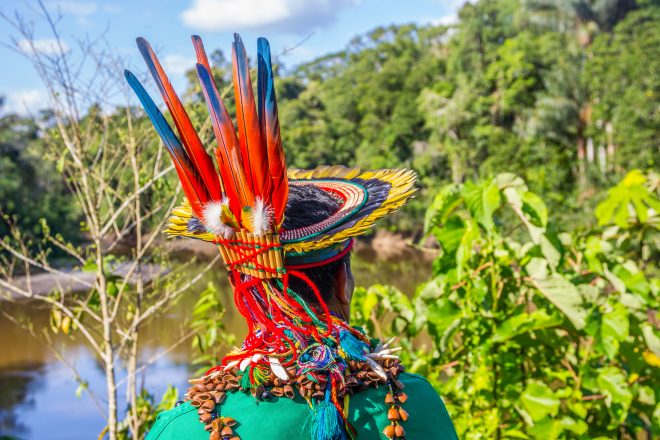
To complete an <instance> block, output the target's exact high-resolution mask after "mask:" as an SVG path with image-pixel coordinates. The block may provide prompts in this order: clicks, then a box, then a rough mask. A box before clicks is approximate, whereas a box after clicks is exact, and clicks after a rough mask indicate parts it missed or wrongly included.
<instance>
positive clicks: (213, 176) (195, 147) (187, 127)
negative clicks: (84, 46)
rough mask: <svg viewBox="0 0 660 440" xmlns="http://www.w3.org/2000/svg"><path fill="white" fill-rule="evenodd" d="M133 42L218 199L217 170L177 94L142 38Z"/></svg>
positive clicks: (210, 189) (190, 154)
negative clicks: (135, 42)
mask: <svg viewBox="0 0 660 440" xmlns="http://www.w3.org/2000/svg"><path fill="white" fill-rule="evenodd" d="M137 42H138V47H139V49H140V52H141V53H142V56H143V58H144V59H145V61H146V62H147V65H148V66H149V70H150V71H151V74H152V76H153V77H154V80H155V81H156V83H157V85H158V89H159V90H160V92H161V95H163V99H164V100H165V104H167V108H168V109H169V110H170V113H171V115H172V118H173V119H174V123H175V125H176V128H177V131H178V132H179V135H180V136H181V140H182V143H183V145H184V147H185V149H186V152H187V153H188V156H189V157H190V159H191V161H192V163H193V164H194V166H195V168H196V169H197V172H198V173H199V175H200V176H201V178H202V180H203V181H204V184H205V185H206V187H207V189H208V192H209V194H210V196H211V199H212V200H220V199H221V198H222V189H221V187H220V181H219V180H218V173H217V171H216V170H215V166H214V165H213V160H212V159H211V157H210V156H209V154H208V153H207V152H206V150H205V149H204V145H202V141H201V140H200V139H199V136H198V135H197V132H196V131H195V127H194V126H193V124H192V121H191V120H190V118H189V117H188V114H187V113H186V110H185V108H184V107H183V104H181V101H180V100H179V97H178V96H177V95H176V92H175V91H174V88H173V87H172V84H170V81H169V79H168V78H167V75H166V74H165V71H164V70H163V68H162V66H161V65H160V62H159V61H158V58H157V57H156V54H155V53H154V51H153V49H152V48H151V46H150V45H149V43H148V42H147V41H146V40H145V39H144V38H138V39H137Z"/></svg>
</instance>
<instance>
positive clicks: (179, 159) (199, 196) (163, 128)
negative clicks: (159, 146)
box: [124, 70, 211, 218]
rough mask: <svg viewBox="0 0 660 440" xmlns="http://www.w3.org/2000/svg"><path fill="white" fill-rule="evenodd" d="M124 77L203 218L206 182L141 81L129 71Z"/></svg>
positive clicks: (193, 206) (185, 192)
mask: <svg viewBox="0 0 660 440" xmlns="http://www.w3.org/2000/svg"><path fill="white" fill-rule="evenodd" d="M124 76H125V77H126V81H128V84H129V85H130V86H131V88H132V89H133V91H134V92H135V94H136V95H137V97H138V99H139V100H140V102H141V103H142V107H144V110H145V111H146V113H147V115H148V116H149V119H151V122H152V123H153V125H154V128H155V129H156V131H157V132H158V134H159V135H160V137H161V139H162V140H163V143H164V144H165V147H166V148H167V151H168V153H169V154H170V156H171V157H172V162H173V163H174V168H175V169H176V172H177V174H178V176H179V180H180V181H181V186H182V187H183V192H184V194H185V195H186V198H187V199H188V201H189V202H190V206H191V207H192V210H193V212H194V213H195V215H196V216H197V217H198V218H202V211H203V205H204V204H205V203H207V202H208V201H209V200H210V199H211V197H210V195H209V193H208V191H207V189H206V185H205V182H203V181H202V179H201V177H200V176H199V173H198V172H197V169H196V168H195V164H193V163H192V162H191V161H190V159H189V158H188V155H187V153H186V150H185V149H184V148H183V146H182V145H181V142H179V139H178V138H177V137H176V135H175V134H174V132H173V131H172V128H171V127H170V125H169V124H168V123H167V120H166V119H165V117H164V116H163V114H162V113H161V112H160V110H158V107H157V106H156V104H155V103H154V101H153V100H152V99H151V97H150V96H149V94H148V93H147V91H146V90H145V89H144V87H142V84H140V81H138V79H137V78H136V77H135V75H133V73H131V72H129V71H128V70H126V71H124Z"/></svg>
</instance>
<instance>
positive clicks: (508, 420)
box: [353, 171, 660, 439]
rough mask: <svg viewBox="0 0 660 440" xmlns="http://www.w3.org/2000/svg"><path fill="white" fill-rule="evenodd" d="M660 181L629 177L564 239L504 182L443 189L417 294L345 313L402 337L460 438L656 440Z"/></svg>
mask: <svg viewBox="0 0 660 440" xmlns="http://www.w3.org/2000/svg"><path fill="white" fill-rule="evenodd" d="M659 184H660V181H659V180H658V176H657V175H651V176H644V175H643V174H642V173H641V172H639V171H633V172H631V173H630V174H628V175H627V176H626V177H625V179H624V180H623V181H622V182H621V183H619V184H618V185H617V186H616V187H614V188H612V189H611V190H610V191H609V196H608V197H607V198H606V199H605V200H604V201H603V202H602V203H601V204H600V205H599V206H598V208H597V209H596V217H597V220H598V223H599V224H600V227H597V228H594V229H589V230H584V231H579V232H574V233H572V234H569V233H566V232H563V231H562V230H561V228H559V227H557V226H556V225H551V224H549V223H548V210H547V207H546V205H545V203H544V202H543V201H542V200H541V198H539V197H538V196H537V195H536V194H534V193H533V192H530V191H529V190H528V188H527V185H526V184H525V183H524V181H523V180H522V179H521V178H519V177H516V176H515V175H513V174H501V175H498V176H497V177H495V178H494V179H491V180H486V181H482V182H479V183H473V182H470V181H468V182H466V183H465V184H452V185H447V186H445V187H443V188H442V189H441V190H440V191H439V192H438V193H437V195H436V196H435V199H434V201H433V203H432V204H431V206H430V207H429V209H428V212H427V217H426V231H427V233H429V234H431V235H432V236H434V237H435V239H436V240H437V242H438V243H439V244H440V247H441V252H440V254H439V256H438V257H437V258H436V260H435V262H434V271H433V272H434V275H433V278H432V279H431V280H430V281H428V282H427V283H425V284H423V285H421V286H420V287H419V288H418V290H417V292H416V293H415V294H414V295H413V296H412V298H409V297H407V296H406V295H404V294H403V293H401V292H399V291H397V290H396V289H393V288H391V287H386V286H372V287H370V288H368V289H359V290H358V291H357V293H356V298H355V305H354V310H353V318H354V319H355V321H356V322H357V323H360V324H363V325H366V326H367V327H368V328H369V329H370V331H371V332H373V333H379V332H383V333H385V335H383V336H386V335H402V338H401V344H402V345H403V346H404V347H405V350H404V353H405V355H404V356H405V361H406V362H407V364H408V365H409V366H410V369H411V370H412V371H414V372H419V373H422V374H424V375H425V376H427V377H428V378H429V379H430V380H431V381H432V382H433V383H434V384H435V386H436V387H437V388H438V390H439V391H440V393H441V394H442V396H443V398H444V399H445V402H446V404H447V405H448V408H449V411H450V413H451V414H452V416H453V418H454V423H455V424H456V427H457V429H458V431H459V437H461V438H466V439H476V438H539V439H553V438H585V439H586V438H615V437H616V438H651V437H652V436H658V435H660V423H659V417H660V368H659V367H660V336H659V335H660V333H659V332H658V328H657V323H658V304H659V300H660V278H659V277H658V276H659V273H658V267H657V261H658V257H659V256H660V217H659V216H658V213H659V212H660V198H659V197H658V196H659V194H660V192H659ZM383 320H385V321H389V322H390V323H391V324H390V327H389V328H388V329H386V330H382V329H381V328H380V327H379V325H378V324H377V323H378V322H379V321H380V322H382V321H383ZM642 433H645V434H646V435H647V436H648V437H647V436H646V435H645V436H641V437H637V435H638V434H642Z"/></svg>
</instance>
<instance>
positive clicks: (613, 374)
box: [596, 367, 633, 422]
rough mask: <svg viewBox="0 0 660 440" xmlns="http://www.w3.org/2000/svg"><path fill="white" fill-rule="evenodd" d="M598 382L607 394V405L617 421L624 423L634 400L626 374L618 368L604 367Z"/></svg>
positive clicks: (602, 390)
mask: <svg viewBox="0 0 660 440" xmlns="http://www.w3.org/2000/svg"><path fill="white" fill-rule="evenodd" d="M596 381H597V383H598V386H599V388H600V390H601V392H602V393H603V394H605V405H606V406H607V407H608V408H610V409H611V410H612V413H613V414H612V415H613V416H614V417H615V419H616V420H618V421H619V422H623V421H624V420H625V419H626V416H627V414H628V408H629V407H630V403H631V402H632V398H633V395H632V392H631V391H630V387H629V386H628V382H627V380H626V376H625V374H624V373H623V371H621V370H620V369H619V368H617V367H604V368H602V369H601V370H600V373H599V374H598V378H597V380H596Z"/></svg>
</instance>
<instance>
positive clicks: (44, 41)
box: [18, 38, 71, 55]
mask: <svg viewBox="0 0 660 440" xmlns="http://www.w3.org/2000/svg"><path fill="white" fill-rule="evenodd" d="M18 48H19V49H20V50H21V52H23V53H25V54H28V55H34V54H35V52H36V53H38V54H40V55H58V54H61V55H63V54H65V53H67V52H68V51H69V50H71V48H70V47H69V45H68V44H66V43H65V42H64V41H61V42H60V43H59V44H58V42H57V40H54V39H52V38H41V39H39V38H37V39H35V40H32V41H30V40H20V41H19V42H18Z"/></svg>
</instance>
